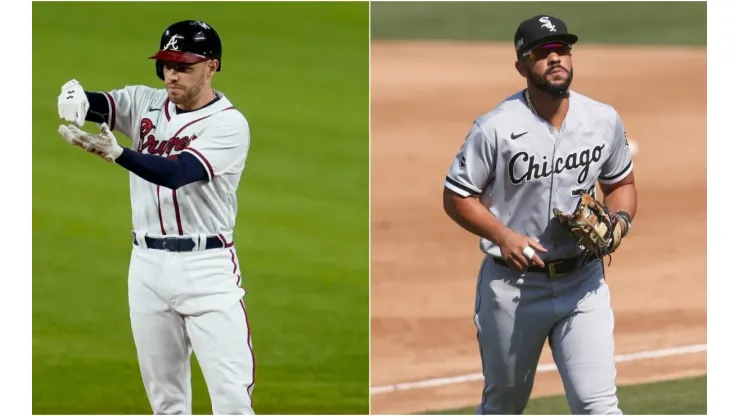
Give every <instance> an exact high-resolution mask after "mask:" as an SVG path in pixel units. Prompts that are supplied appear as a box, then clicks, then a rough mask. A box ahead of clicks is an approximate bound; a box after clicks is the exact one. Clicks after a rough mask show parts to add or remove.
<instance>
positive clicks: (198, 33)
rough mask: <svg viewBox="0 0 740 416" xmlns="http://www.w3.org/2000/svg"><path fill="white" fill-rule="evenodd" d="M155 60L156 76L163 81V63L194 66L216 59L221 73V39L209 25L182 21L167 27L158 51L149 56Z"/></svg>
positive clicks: (197, 21) (196, 21)
mask: <svg viewBox="0 0 740 416" xmlns="http://www.w3.org/2000/svg"><path fill="white" fill-rule="evenodd" d="M149 59H156V60H157V61H156V69H157V76H158V77H159V78H160V79H162V80H164V71H163V62H164V61H166V62H179V63H185V64H194V63H197V62H201V61H205V60H208V59H218V69H217V71H221V38H219V37H218V33H216V30H215V29H213V28H212V27H211V26H210V25H208V24H207V23H205V22H202V21H200V20H183V21H182V22H177V23H173V24H172V25H170V27H168V28H167V29H166V30H165V31H164V33H162V38H161V39H160V40H159V51H157V53H155V54H154V55H152V56H150V57H149Z"/></svg>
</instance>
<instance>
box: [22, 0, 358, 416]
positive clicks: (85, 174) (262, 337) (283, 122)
mask: <svg viewBox="0 0 740 416" xmlns="http://www.w3.org/2000/svg"><path fill="white" fill-rule="evenodd" d="M191 18H197V19H202V20H205V21H206V22H208V23H210V24H211V25H213V26H214V27H215V28H216V30H218V31H219V34H220V35H221V37H222V39H223V42H224V57H223V70H222V72H220V73H218V74H217V76H216V78H215V80H214V88H216V89H218V90H221V91H223V92H224V93H225V94H226V95H227V96H228V97H229V99H230V100H231V101H232V102H233V103H234V104H235V106H236V107H237V108H238V109H239V110H241V111H242V112H243V113H244V114H245V116H246V117H247V119H248V120H249V122H250V127H251V139H252V145H251V148H250V153H249V158H248V160H247V168H246V170H245V172H244V175H243V176H242V183H241V187H240V190H239V216H238V220H237V228H236V247H237V249H238V252H239V256H240V261H241V267H242V271H243V284H244V286H245V287H247V288H248V290H249V294H248V295H247V296H246V304H247V307H248V309H249V316H250V324H251V327H252V331H253V343H254V349H255V353H256V361H257V382H256V386H255V390H254V394H253V399H254V407H255V410H256V412H257V413H258V414H276V413H281V414H296V413H299V414H306V413H320V414H337V413H339V414H346V413H367V409H368V378H369V376H368V359H369V357H368V343H369V340H368V322H369V321H368V280H367V279H368V256H369V254H368V251H369V247H368V215H369V213H368V209H369V208H368V207H369V203H368V192H369V178H368V171H369V166H368V163H369V161H368V110H369V109H368V99H369V98H368V72H369V69H368V68H369V63H368V4H367V3H344V4H340V3H300V4H297V3H292V4H286V3H231V2H229V3H208V4H206V3H190V2H189V3H178V4H177V6H173V4H172V3H170V2H162V3H148V2H144V3H141V2H137V3H74V4H72V3H34V4H33V80H34V82H33V243H34V247H33V412H34V413H35V414H38V413H45V414H59V413H64V414H79V413H97V414H111V413H114V414H130V413H137V414H147V413H151V409H150V407H149V404H148V401H147V399H146V396H145V393H144V389H143V386H142V382H141V379H140V375H139V371H138V364H137V361H136V355H135V350H134V345H133V340H132V336H131V330H130V326H129V321H128V303H127V302H128V300H127V273H128V262H129V256H130V250H131V239H130V229H131V208H130V200H129V188H128V173H127V172H126V171H125V170H123V169H122V168H120V167H119V166H116V165H110V164H106V163H105V162H103V161H102V160H100V159H98V158H96V157H93V156H92V155H89V154H85V153H83V152H81V151H79V149H77V148H73V147H72V146H69V145H67V144H66V143H65V142H64V141H63V140H62V138H61V137H60V136H59V135H58V134H57V132H56V130H57V127H58V125H59V124H61V122H62V121H61V120H60V119H59V118H58V115H57V109H56V101H57V95H58V94H59V92H60V88H61V86H62V84H63V83H65V82H66V81H68V80H70V79H72V78H74V79H77V80H78V81H80V82H81V83H82V85H83V86H84V87H85V88H86V89H88V90H98V91H100V90H108V89H114V88H121V87H123V86H125V85H134V84H145V85H150V86H154V87H158V86H161V85H162V83H161V81H160V80H159V79H158V78H157V77H156V75H155V72H154V62H153V61H151V60H148V59H147V58H148V57H149V56H150V55H151V54H152V53H154V52H155V51H156V49H157V48H158V42H159V38H160V36H161V33H162V31H163V30H164V29H165V27H166V26H168V25H169V24H170V23H173V22H175V21H178V20H184V19H191ZM95 128H96V127H95V126H94V125H89V124H88V125H87V126H86V129H88V130H90V131H93V130H94V129H95ZM118 137H119V142H120V143H122V144H124V145H128V144H129V143H130V142H129V141H128V139H125V138H123V136H120V135H119V136H118ZM194 363H195V361H194ZM193 384H194V407H193V409H194V412H195V413H199V414H204V413H211V406H210V401H209V399H208V395H207V390H206V387H205V383H204V382H203V380H202V376H201V373H200V371H199V369H198V368H197V367H195V368H194V373H193Z"/></svg>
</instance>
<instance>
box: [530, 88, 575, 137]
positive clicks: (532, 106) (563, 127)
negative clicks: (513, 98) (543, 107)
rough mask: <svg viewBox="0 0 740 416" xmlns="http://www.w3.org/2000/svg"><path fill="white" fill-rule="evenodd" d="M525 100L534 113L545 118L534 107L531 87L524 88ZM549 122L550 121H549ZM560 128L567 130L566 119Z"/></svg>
mask: <svg viewBox="0 0 740 416" xmlns="http://www.w3.org/2000/svg"><path fill="white" fill-rule="evenodd" d="M524 101H525V102H526V103H527V107H529V109H530V110H531V111H532V113H533V114H534V115H536V116H537V117H539V118H541V119H543V120H544V117H542V116H541V115H540V114H539V113H538V112H537V110H535V109H534V104H532V97H530V95H529V88H525V89H524ZM548 123H549V122H548ZM560 130H561V131H563V130H565V120H563V123H562V126H561V127H560Z"/></svg>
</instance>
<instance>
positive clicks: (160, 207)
mask: <svg viewBox="0 0 740 416" xmlns="http://www.w3.org/2000/svg"><path fill="white" fill-rule="evenodd" d="M157 210H158V211H159V226H160V227H162V235H167V233H166V232H165V231H164V221H162V205H161V203H160V202H159V185H157Z"/></svg>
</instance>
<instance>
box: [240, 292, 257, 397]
mask: <svg viewBox="0 0 740 416" xmlns="http://www.w3.org/2000/svg"><path fill="white" fill-rule="evenodd" d="M239 304H241V305H242V310H243V311H244V320H245V321H246V322H247V345H248V346H249V352H250V354H252V384H250V385H248V386H247V394H248V395H249V398H250V399H251V398H252V393H250V392H249V389H251V388H252V386H254V382H255V381H256V379H255V377H256V376H255V374H256V370H257V360H255V358H254V349H253V348H252V330H251V329H250V328H249V317H248V316H247V307H246V306H244V299H239Z"/></svg>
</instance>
